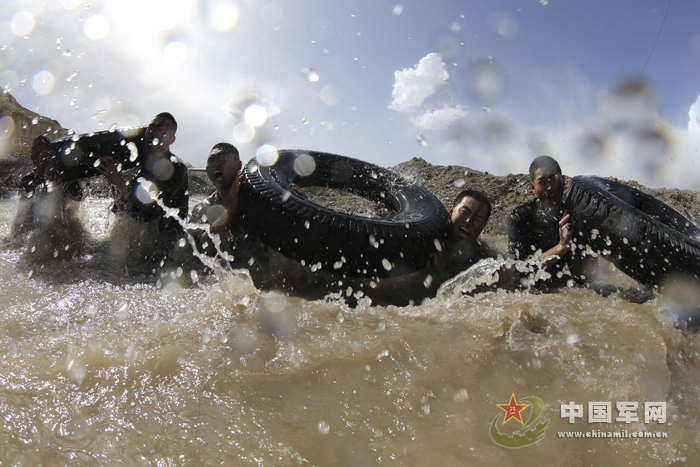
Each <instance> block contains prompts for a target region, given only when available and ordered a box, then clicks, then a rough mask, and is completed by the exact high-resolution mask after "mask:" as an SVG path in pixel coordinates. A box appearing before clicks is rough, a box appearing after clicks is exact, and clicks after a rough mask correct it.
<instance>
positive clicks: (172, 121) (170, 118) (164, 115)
mask: <svg viewBox="0 0 700 467" xmlns="http://www.w3.org/2000/svg"><path fill="white" fill-rule="evenodd" d="M158 120H167V121H168V123H170V124H171V125H172V126H173V128H174V129H175V130H176V131H177V121H176V120H175V117H173V114H171V113H170V112H161V113H159V114H158V115H156V116H155V117H153V121H152V122H151V123H153V122H156V121H158Z"/></svg>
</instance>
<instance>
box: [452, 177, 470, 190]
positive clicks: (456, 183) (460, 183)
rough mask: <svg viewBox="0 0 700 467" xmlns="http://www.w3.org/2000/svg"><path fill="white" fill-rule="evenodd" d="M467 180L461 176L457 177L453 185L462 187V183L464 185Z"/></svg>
mask: <svg viewBox="0 0 700 467" xmlns="http://www.w3.org/2000/svg"><path fill="white" fill-rule="evenodd" d="M466 183H467V181H466V180H465V179H463V178H458V179H457V180H455V181H454V185H455V186H456V187H457V188H462V187H463V186H464V185H466Z"/></svg>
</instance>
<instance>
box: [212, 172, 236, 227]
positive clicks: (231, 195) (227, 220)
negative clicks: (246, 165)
mask: <svg viewBox="0 0 700 467" xmlns="http://www.w3.org/2000/svg"><path fill="white" fill-rule="evenodd" d="M242 179H243V173H241V172H239V173H238V175H236V180H235V181H234V182H233V184H232V185H231V189H230V190H229V191H228V192H227V193H224V196H222V199H221V201H222V203H223V205H224V207H225V208H226V211H224V213H223V214H221V215H220V216H219V217H218V218H217V219H215V220H214V221H213V222H212V223H211V227H210V228H209V231H210V232H211V233H213V234H216V235H221V234H223V233H224V232H226V229H228V228H229V227H230V225H231V222H232V221H233V219H234V217H235V216H236V213H237V212H238V194H239V192H240V189H241V180H242Z"/></svg>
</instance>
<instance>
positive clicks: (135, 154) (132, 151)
mask: <svg viewBox="0 0 700 467" xmlns="http://www.w3.org/2000/svg"><path fill="white" fill-rule="evenodd" d="M126 147H127V148H129V161H130V162H135V161H136V159H138V158H139V148H137V147H136V144H135V143H131V142H130V143H127V144H126Z"/></svg>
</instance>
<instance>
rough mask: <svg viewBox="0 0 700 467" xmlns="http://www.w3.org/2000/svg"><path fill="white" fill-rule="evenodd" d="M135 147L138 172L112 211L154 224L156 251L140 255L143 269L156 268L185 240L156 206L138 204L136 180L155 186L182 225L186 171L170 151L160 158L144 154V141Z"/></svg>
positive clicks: (177, 226)
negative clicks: (146, 181) (178, 242)
mask: <svg viewBox="0 0 700 467" xmlns="http://www.w3.org/2000/svg"><path fill="white" fill-rule="evenodd" d="M137 147H138V150H139V154H141V155H142V156H141V162H140V166H139V168H138V169H137V170H136V173H135V174H134V175H133V176H132V177H131V179H130V180H129V181H128V183H127V186H128V189H129V192H130V196H129V197H128V198H124V197H122V196H119V197H118V198H117V199H116V200H115V202H114V205H113V206H112V211H113V212H115V213H117V214H126V215H128V216H130V217H131V218H133V219H135V220H137V221H139V222H143V223H149V224H150V223H151V222H157V229H156V230H157V235H158V243H157V245H156V246H157V247H156V248H154V249H148V251H143V252H142V253H143V258H142V259H143V260H144V261H145V262H146V265H148V266H155V265H160V263H162V262H164V261H165V260H166V259H167V258H169V257H170V256H172V255H171V254H170V253H171V252H172V251H173V250H175V249H176V248H177V246H176V242H177V241H178V239H179V238H182V237H183V236H184V231H183V229H182V227H181V225H180V223H179V221H178V220H177V219H174V218H172V217H170V216H166V213H165V211H164V210H163V208H161V206H160V205H159V204H158V203H157V202H155V201H153V202H150V203H143V202H142V201H141V200H139V198H138V196H137V190H138V187H139V184H140V183H141V182H140V181H139V180H140V179H146V180H148V181H150V182H152V183H153V184H154V185H155V186H156V191H157V193H158V199H159V200H160V201H161V202H162V203H163V205H164V206H165V207H166V208H169V209H175V210H176V212H175V214H177V216H178V217H179V218H180V219H182V220H183V221H184V220H185V219H186V218H187V211H188V203H189V194H188V191H187V188H188V175H187V167H186V166H185V164H183V163H182V162H180V160H179V159H178V158H177V157H176V156H175V155H174V154H172V153H171V152H170V151H168V152H166V153H165V154H163V155H156V154H155V153H150V152H149V151H147V150H146V148H145V143H144V141H143V139H141V140H140V141H139V143H138V146H137ZM171 259H172V258H171Z"/></svg>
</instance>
